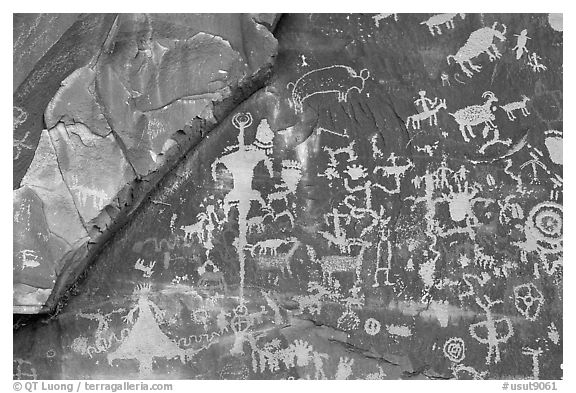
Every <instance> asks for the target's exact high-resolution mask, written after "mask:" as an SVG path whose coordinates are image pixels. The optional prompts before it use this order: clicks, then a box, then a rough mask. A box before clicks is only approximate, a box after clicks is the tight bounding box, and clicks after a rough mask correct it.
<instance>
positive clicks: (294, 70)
mask: <svg viewBox="0 0 576 393" xmlns="http://www.w3.org/2000/svg"><path fill="white" fill-rule="evenodd" d="M456 11H457V10H456ZM69 17H70V18H73V19H74V18H76V16H69ZM78 18H85V19H82V20H80V21H78V20H77V19H74V20H75V21H76V22H74V24H73V25H72V26H73V30H70V31H66V32H61V31H59V30H58V32H47V35H46V39H49V38H50V39H51V37H54V35H58V34H59V35H58V37H60V38H59V40H57V41H56V42H55V43H53V45H52V47H51V48H50V50H48V51H47V52H45V53H44V52H43V53H44V54H43V55H42V56H47V57H46V61H44V60H42V62H39V63H37V64H36V65H35V66H34V67H35V68H34V69H33V70H32V71H31V72H32V73H31V74H30V76H29V77H27V79H26V81H25V82H22V83H23V85H22V86H25V87H26V86H27V89H31V90H30V91H31V92H33V93H34V94H35V96H34V99H32V98H30V99H24V98H22V97H24V96H22V94H23V93H22V91H21V89H20V90H18V91H20V93H15V99H14V107H13V115H14V119H13V153H14V154H13V155H14V167H15V171H20V170H21V171H23V172H24V174H25V175H24V174H23V177H22V176H21V178H22V181H21V184H17V185H15V187H17V188H16V189H15V190H14V198H13V199H14V200H13V211H14V215H13V223H14V239H13V240H14V247H13V262H14V268H13V274H14V293H15V299H16V298H17V301H18V303H16V300H15V304H17V305H18V308H16V306H15V310H16V311H17V312H18V313H42V312H48V311H47V310H48V308H47V307H48V306H46V308H43V307H44V305H47V304H49V303H50V302H53V303H52V305H54V306H55V307H56V308H57V309H55V310H50V312H52V311H54V313H51V314H50V317H49V318H46V319H43V320H42V322H40V323H37V322H35V320H33V321H32V322H30V320H32V319H33V318H32V319H30V320H29V319H26V318H22V316H20V315H19V314H18V315H17V316H15V318H14V332H15V333H14V359H13V370H14V372H13V375H14V378H15V379H38V378H40V379H41V378H52V379H54V378H61V379H66V378H69V379H77V378H79V379H86V378H88V379H90V378H93V379H94V378H95V379H122V378H124V379H126V378H128V379H130V378H133V379H282V380H291V379H340V380H350V379H474V380H481V379H505V380H512V379H514V380H517V379H534V380H536V379H547V380H548V379H550V380H554V379H560V378H562V377H563V369H562V365H563V364H564V360H563V352H562V351H563V344H564V330H563V329H564V324H563V323H562V321H563V301H564V298H563V271H564V254H563V253H564V247H563V246H564V243H563V241H564V239H563V232H564V222H563V218H564V216H563V214H564V212H563V185H564V180H563V171H564V167H563V163H564V160H563V140H564V138H563V98H562V78H563V71H562V49H563V43H562V35H563V32H562V20H561V16H552V15H548V14H471V13H466V14H464V13H429V14H393V13H381V14H299V15H294V14H285V15H282V16H281V17H280V16H279V15H269V14H250V15H244V14H242V15H236V16H234V15H231V14H214V15H210V16H209V17H208V16H206V15H203V14H198V15H187V14H182V15H176V14H174V15H168V14H146V15H144V14H130V15H129V16H128V15H119V16H118V17H117V19H116V20H115V21H114V22H113V24H112V27H110V26H104V25H102V24H101V22H98V20H95V19H94V18H95V16H92V14H88V15H84V16H82V17H78ZM238 18H240V19H238ZM34 20H36V19H34ZM80 22H81V23H80ZM22 23H23V22H22ZM30 23H32V22H30ZM34 23H36V22H34ZM66 23H67V22H62V23H55V24H54V25H55V26H56V25H58V26H61V27H62V28H64V27H65V25H66ZM111 23H112V22H111ZM96 27H98V28H99V29H100V28H101V29H102V30H103V31H106V32H109V37H108V38H107V41H106V45H104V46H97V47H96V48H95V49H96V52H94V53H93V49H94V48H93V49H90V48H85V47H84V46H82V45H84V44H83V43H77V45H78V48H79V51H80V52H81V53H89V54H90V56H89V58H90V60H89V62H90V63H89V65H88V66H86V65H83V64H76V63H74V64H73V65H74V67H73V69H78V68H79V67H82V69H87V68H89V69H90V70H92V71H90V73H91V75H92V73H93V74H94V80H93V81H92V82H90V83H88V84H87V85H86V86H84V85H82V84H79V86H77V85H76V83H77V82H78V81H76V82H74V81H72V80H69V79H67V80H66V82H65V83H62V84H61V83H59V82H57V81H58V80H59V76H58V75H56V74H55V73H54V69H53V68H54V67H52V66H53V65H54V64H56V65H58V67H60V66H64V65H65V64H68V63H69V62H73V60H74V59H73V58H72V57H70V58H69V57H64V56H63V55H62V57H61V58H53V57H52V55H53V52H58V51H61V50H62V48H63V47H65V48H68V47H76V46H75V45H76V43H74V40H76V39H79V38H78V34H79V31H81V30H83V29H87V28H91V29H93V28H96ZM197 30H198V31H197ZM203 30H206V31H203ZM26 31H28V30H26ZM30 31H31V32H32V33H30V34H33V32H34V29H32V30H30ZM26 34H28V33H26ZM93 35H94V36H95V33H94V34H93ZM18 37H20V38H15V39H19V40H20V41H22V42H28V40H26V39H24V38H22V36H18ZM39 44H40V43H38V45H39ZM72 44H74V45H72ZM30 45H31V49H30V50H31V52H30V56H32V55H33V54H34V53H37V52H36V50H38V51H40V49H39V48H35V47H34V45H36V44H34V45H32V43H31V44H30ZM69 45H70V46H69ZM32 47H34V48H32ZM40 52H42V51H40ZM40 52H38V53H40ZM58 53H60V52H58ZM48 60H50V61H48ZM15 64H16V62H15ZM48 65H52V66H51V67H52V68H50V67H48ZM58 67H56V68H58ZM66 69H67V68H66ZM46 70H48V71H47V72H48V73H49V74H50V76H51V77H52V74H51V73H54V75H53V76H54V80H55V81H56V82H54V83H55V85H57V90H58V91H61V92H60V93H58V95H57V97H55V98H52V97H53V96H55V94H56V93H55V92H52V90H51V89H52V88H51V87H50V86H48V84H46V83H44V82H42V83H43V84H42V85H41V86H44V89H45V92H44V91H37V90H36V89H35V88H34V87H33V84H34V83H37V80H39V79H38V78H44V76H43V74H42V72H44V71H46ZM16 71H17V69H16ZM42 80H43V79H42ZM73 82H74V83H73ZM38 83H40V82H38ZM46 94H48V95H50V97H44V95H46ZM44 98H46V99H47V98H50V99H51V102H53V103H54V104H53V105H52V106H51V109H50V110H51V111H52V112H54V113H52V112H50V111H47V110H46V108H40V107H35V105H39V104H38V102H40V101H41V99H44ZM56 109H58V111H60V112H61V113H60V112H58V111H56ZM56 112H58V113H56ZM51 122H52V123H56V124H57V125H51V124H50V123H51ZM64 125H65V127H64ZM103 125H105V127H104V126H103ZM78 126H81V127H85V128H86V129H87V130H86V131H85V132H84V133H79V134H77V133H75V132H71V131H70V130H74V127H78ZM44 127H48V128H49V129H48V130H43V128H44ZM50 127H58V129H59V130H61V131H62V133H64V132H65V133H66V134H65V136H67V137H66V138H59V139H58V141H57V140H56V139H55V136H54V130H52V128H50ZM104 129H106V132H109V131H110V130H111V132H110V134H109V135H108V136H105V135H101V134H102V133H103V131H102V130H104ZM98 132H100V133H98ZM39 135H42V138H43V139H42V140H41V143H40V145H39V147H36V146H35V143H37V142H36V141H37V138H38V136H39ZM105 139H106V140H110V143H111V144H112V145H113V147H114V148H113V149H111V150H110V152H111V153H104V152H101V150H100V147H99V143H101V142H102V141H103V140H105ZM112 140H113V141H112ZM56 142H58V143H56ZM72 142H73V143H72ZM75 146H77V147H78V148H76V147H75ZM110 156H113V157H110ZM116 156H117V157H116ZM114 157H116V158H118V160H120V157H121V158H122V160H124V161H122V163H123V164H122V165H118V166H115V167H114V168H113V170H111V168H109V167H107V166H106V165H107V164H106V165H105V164H103V163H105V162H108V161H109V162H116V161H114V160H113V159H116V158H114ZM27 160H28V161H29V160H33V161H32V164H30V167H29V169H28V168H27V167H26V165H28V164H27ZM118 160H117V161H118ZM124 164H126V165H124ZM103 165H104V166H103ZM25 167H26V168H25ZM22 168H23V169H22ZM90 168H97V169H98V170H92V172H94V174H93V175H91V176H89V177H87V176H86V175H85V173H87V172H86V170H88V169H90ZM99 172H101V173H102V176H104V177H109V178H110V179H108V178H106V179H105V178H102V177H98V176H96V174H98V173H99ZM128 174H129V175H128ZM120 175H121V176H122V178H121V179H117V178H115V177H116V176H120ZM113 182H115V184H117V185H118V187H116V188H112V187H108V185H109V184H112V183H113ZM79 212H84V213H86V212H88V213H89V214H80V213H79ZM85 258H91V259H89V260H88V259H85ZM88 261H89V262H90V264H88ZM84 262H86V264H87V265H89V266H90V267H89V268H87V269H86V270H85V271H84V272H85V274H84V275H82V276H81V277H82V279H81V280H78V281H73V280H72V278H73V276H74V274H75V270H74V269H78V270H79V271H80V270H82V269H83V266H84V265H82V263H84ZM68 281H70V282H68ZM67 285H69V286H68V287H67ZM61 288H65V289H61ZM60 290H62V291H65V290H66V291H67V292H65V293H66V296H67V297H66V298H65V299H64V300H65V301H62V302H59V301H57V299H59V298H58V293H57V291H60ZM15 315H16V314H15ZM32 344H33V345H32Z"/></svg>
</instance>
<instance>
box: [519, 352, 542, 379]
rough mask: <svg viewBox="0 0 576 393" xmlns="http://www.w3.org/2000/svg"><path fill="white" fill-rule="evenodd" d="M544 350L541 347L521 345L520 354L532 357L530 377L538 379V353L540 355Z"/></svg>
mask: <svg viewBox="0 0 576 393" xmlns="http://www.w3.org/2000/svg"><path fill="white" fill-rule="evenodd" d="M543 353H544V351H543V350H542V348H540V347H538V349H534V348H530V347H523V348H522V354H523V355H528V356H531V357H532V379H539V378H540V359H539V358H540V355H542V354H543Z"/></svg>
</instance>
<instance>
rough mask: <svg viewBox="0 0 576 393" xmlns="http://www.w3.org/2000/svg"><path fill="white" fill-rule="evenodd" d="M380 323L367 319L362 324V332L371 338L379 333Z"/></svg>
mask: <svg viewBox="0 0 576 393" xmlns="http://www.w3.org/2000/svg"><path fill="white" fill-rule="evenodd" d="M381 326H382V325H380V322H378V321H377V320H375V319H374V318H368V319H367V320H366V322H364V330H365V331H366V333H368V334H369V335H371V336H375V335H377V334H378V333H379V332H380V328H381Z"/></svg>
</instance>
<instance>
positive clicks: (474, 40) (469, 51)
mask: <svg viewBox="0 0 576 393" xmlns="http://www.w3.org/2000/svg"><path fill="white" fill-rule="evenodd" d="M497 23H498V22H494V24H493V25H492V27H482V28H480V29H478V30H476V31H473V32H472V34H470V37H468V40H467V41H466V43H465V44H464V46H462V47H461V48H460V49H459V50H458V52H456V54H455V55H448V56H447V57H446V61H447V62H448V64H450V59H453V60H454V61H455V62H456V64H458V65H459V66H460V68H461V69H462V71H463V72H464V73H465V74H466V76H468V77H470V78H471V77H472V76H473V75H474V72H473V71H476V72H480V70H481V69H482V67H481V66H479V65H474V64H472V59H474V58H475V57H477V56H479V55H481V54H482V53H486V54H487V55H488V59H489V60H490V61H494V60H496V59H499V58H500V57H502V54H501V53H500V52H499V51H498V48H497V47H496V44H495V43H494V38H498V39H499V40H500V41H506V36H505V34H506V25H504V24H503V25H502V27H503V28H504V29H503V30H502V31H498V30H496V25H497ZM490 50H492V51H490ZM492 52H494V53H492ZM466 63H468V66H469V67H470V69H468V68H466V66H465V64H466Z"/></svg>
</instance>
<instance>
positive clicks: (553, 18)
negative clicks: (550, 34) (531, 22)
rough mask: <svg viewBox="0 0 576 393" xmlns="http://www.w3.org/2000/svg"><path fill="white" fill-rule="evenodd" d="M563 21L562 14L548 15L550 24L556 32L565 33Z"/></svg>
mask: <svg viewBox="0 0 576 393" xmlns="http://www.w3.org/2000/svg"><path fill="white" fill-rule="evenodd" d="M563 19H564V18H563V17H562V14H548V23H550V27H552V28H553V29H554V30H556V31H563V25H564V22H563Z"/></svg>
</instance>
